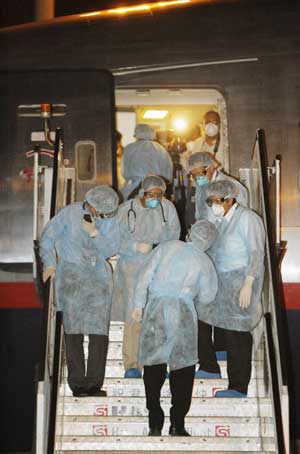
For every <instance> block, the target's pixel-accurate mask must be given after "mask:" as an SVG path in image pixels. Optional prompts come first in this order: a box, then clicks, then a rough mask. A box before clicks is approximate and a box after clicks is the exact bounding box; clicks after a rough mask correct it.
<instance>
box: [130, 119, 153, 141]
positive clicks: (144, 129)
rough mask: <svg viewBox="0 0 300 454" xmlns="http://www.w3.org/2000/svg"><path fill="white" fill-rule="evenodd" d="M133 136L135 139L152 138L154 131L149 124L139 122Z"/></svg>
mask: <svg viewBox="0 0 300 454" xmlns="http://www.w3.org/2000/svg"><path fill="white" fill-rule="evenodd" d="M134 137H136V138H137V139H144V140H153V139H154V138H155V131H154V129H153V128H151V126H150V125H147V124H146V123H139V124H138V125H136V127H135V130H134Z"/></svg>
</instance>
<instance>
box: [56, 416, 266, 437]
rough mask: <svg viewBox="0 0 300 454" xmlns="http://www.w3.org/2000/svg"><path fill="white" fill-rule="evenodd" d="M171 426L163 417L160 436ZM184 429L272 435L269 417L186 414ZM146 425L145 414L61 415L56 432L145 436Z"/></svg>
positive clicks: (195, 433) (199, 432)
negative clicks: (191, 415) (126, 416)
mask: <svg viewBox="0 0 300 454" xmlns="http://www.w3.org/2000/svg"><path fill="white" fill-rule="evenodd" d="M169 426H170V422H169V418H166V421H165V424H164V429H163V435H168V428H169ZM185 427H186V429H187V431H188V432H189V433H190V434H191V435H193V436H197V437H260V436H262V437H272V436H273V435H274V430H273V423H272V419H271V418H261V419H260V418H258V417H254V418H230V417H228V418H224V417H219V418H216V417H211V418H209V417H208V418H194V417H189V416H187V417H186V420H185ZM148 432H149V426H148V418H147V417H128V418H119V417H101V416H100V417H99V416H98V417H97V416H86V417H82V416H78V417H74V416H61V417H59V418H58V419H57V432H56V433H57V435H72V436H99V437H107V436H115V437H118V436H140V437H141V436H145V435H148Z"/></svg>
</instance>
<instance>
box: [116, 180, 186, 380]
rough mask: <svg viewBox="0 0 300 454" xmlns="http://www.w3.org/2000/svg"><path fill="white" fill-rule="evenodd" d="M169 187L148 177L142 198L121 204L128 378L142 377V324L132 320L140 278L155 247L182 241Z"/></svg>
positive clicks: (120, 269) (120, 306)
mask: <svg viewBox="0 0 300 454" xmlns="http://www.w3.org/2000/svg"><path fill="white" fill-rule="evenodd" d="M165 190H166V185H165V183H164V181H163V180H162V179H161V178H160V177H158V176H155V175H152V176H148V177H146V178H145V179H144V180H143V182H142V188H141V190H140V194H139V196H138V197H135V198H134V199H132V200H128V201H127V202H124V203H123V204H122V205H120V208H119V212H118V219H119V223H120V235H121V247H120V258H119V260H118V262H117V265H116V269H115V273H114V294H113V311H114V313H116V314H118V315H119V317H117V318H118V319H119V320H120V319H122V320H124V321H125V324H124V338H123V363H124V369H125V377H126V378H139V377H141V366H140V364H139V362H138V357H137V354H138V338H139V333H140V324H139V323H134V321H133V320H132V318H131V313H132V308H133V306H132V304H133V303H132V297H133V289H134V286H135V284H136V279H137V275H138V273H139V271H140V269H141V268H142V267H143V265H144V263H145V261H146V260H147V257H148V255H149V253H150V252H151V251H152V250H153V248H154V247H155V246H156V245H157V244H160V243H162V242H164V241H169V240H174V239H178V238H179V236H180V224H179V220H178V216H177V212H176V209H175V207H174V205H173V203H172V202H170V201H169V200H167V199H166V198H164V193H165Z"/></svg>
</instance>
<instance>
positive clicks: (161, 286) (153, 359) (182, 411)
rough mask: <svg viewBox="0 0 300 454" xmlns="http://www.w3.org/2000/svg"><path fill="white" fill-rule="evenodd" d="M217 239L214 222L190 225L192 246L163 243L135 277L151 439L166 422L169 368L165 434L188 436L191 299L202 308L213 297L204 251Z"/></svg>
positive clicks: (193, 336)
mask: <svg viewBox="0 0 300 454" xmlns="http://www.w3.org/2000/svg"><path fill="white" fill-rule="evenodd" d="M215 238H216V228H215V226H214V225H213V224H211V223H210V222H208V221H199V222H197V223H196V224H194V225H193V227H192V230H191V242H190V243H184V242H182V241H168V242H165V243H162V244H161V245H159V246H158V247H157V248H156V249H155V250H154V251H153V253H152V254H151V256H150V257H149V260H148V261H147V263H146V264H145V265H144V266H143V267H141V271H140V274H139V276H138V278H137V285H136V288H135V291H134V311H133V313H132V317H133V319H134V320H136V321H140V320H142V330H141V336H140V342H139V361H140V363H141V364H142V365H143V366H144V375H143V379H144V385H145V391H146V405H147V409H148V411H149V427H150V432H149V435H160V434H161V430H162V427H163V424H164V412H163V410H162V408H161V406H160V393H161V388H162V386H163V384H164V381H165V379H166V371H167V365H169V370H170V374H169V379H170V390H171V394H172V407H171V409H170V420H171V426H170V428H169V434H170V435H174V436H176V435H177V436H188V435H189V434H188V432H187V431H186V430H185V427H184V422H185V416H186V414H187V413H188V411H189V408H190V404H191V399H192V390H193V383H194V373H195V364H196V363H197V360H198V352H197V313H196V309H195V305H194V298H195V297H196V296H198V304H203V305H204V306H206V305H208V304H209V303H211V302H212V301H213V300H214V298H215V296H216V293H217V274H216V271H215V269H214V265H213V263H212V261H211V260H210V258H209V257H208V256H207V255H206V254H205V252H204V251H205V250H206V249H207V248H209V247H210V246H211V244H212V243H213V241H214V240H215Z"/></svg>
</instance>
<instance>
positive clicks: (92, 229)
mask: <svg viewBox="0 0 300 454" xmlns="http://www.w3.org/2000/svg"><path fill="white" fill-rule="evenodd" d="M82 228H83V229H84V230H85V231H86V232H87V233H88V234H89V235H90V237H92V238H95V236H97V235H98V230H97V229H96V223H95V221H94V219H92V222H88V221H85V220H84V219H82Z"/></svg>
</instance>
